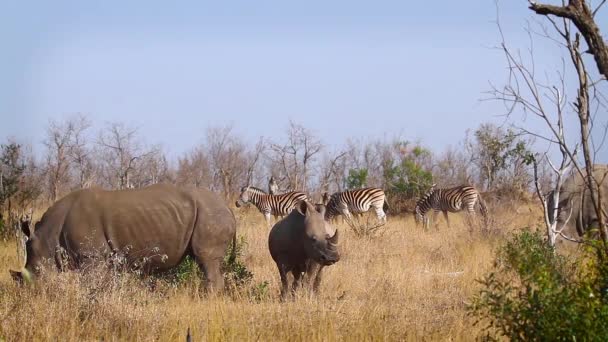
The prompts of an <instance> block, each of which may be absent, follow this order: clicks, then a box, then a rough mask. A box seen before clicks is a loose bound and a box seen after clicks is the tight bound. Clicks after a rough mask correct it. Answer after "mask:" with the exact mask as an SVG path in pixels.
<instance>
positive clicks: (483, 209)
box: [477, 194, 488, 227]
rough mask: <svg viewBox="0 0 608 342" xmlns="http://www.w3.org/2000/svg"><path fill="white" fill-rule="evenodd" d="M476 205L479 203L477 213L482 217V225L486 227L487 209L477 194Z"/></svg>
mask: <svg viewBox="0 0 608 342" xmlns="http://www.w3.org/2000/svg"><path fill="white" fill-rule="evenodd" d="M477 198H478V203H479V211H480V212H481V216H482V217H483V223H484V225H486V227H487V225H488V207H487V206H486V202H484V200H483V199H482V198H481V195H480V194H477Z"/></svg>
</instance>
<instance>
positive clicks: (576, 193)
mask: <svg viewBox="0 0 608 342" xmlns="http://www.w3.org/2000/svg"><path fill="white" fill-rule="evenodd" d="M583 173H584V170H583ZM593 176H594V178H595V179H596V180H597V181H598V182H600V183H601V184H600V187H599V188H600V191H601V194H602V206H603V210H604V212H606V211H607V210H608V165H599V164H596V165H595V166H594V168H593ZM547 199H548V201H547V205H548V207H549V210H548V214H549V218H552V217H553V207H554V205H553V193H550V194H549V195H548V196H547ZM597 225H598V219H597V215H596V212H595V208H594V206H593V202H592V199H591V192H590V191H589V189H588V188H587V187H586V185H585V180H584V178H583V177H582V176H581V174H580V173H578V172H577V171H574V172H573V174H572V175H571V176H570V177H568V179H566V181H565V182H564V184H563V185H562V188H561V191H560V194H559V205H558V215H557V229H562V228H563V231H562V232H563V233H564V234H565V235H567V236H570V237H577V236H578V237H581V236H583V235H584V234H585V233H586V232H587V231H589V229H592V228H598V226H597Z"/></svg>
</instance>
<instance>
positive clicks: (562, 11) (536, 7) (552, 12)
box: [530, 0, 608, 79]
mask: <svg viewBox="0 0 608 342" xmlns="http://www.w3.org/2000/svg"><path fill="white" fill-rule="evenodd" d="M605 3H606V0H602V1H601V2H600V3H599V5H598V6H597V7H596V8H595V9H594V10H592V9H591V6H590V4H589V3H587V1H585V0H569V1H568V4H566V1H562V5H561V6H555V5H548V4H542V3H537V2H536V1H530V9H531V10H532V11H534V12H536V14H540V15H544V16H547V18H549V20H551V22H552V23H554V24H555V23H556V22H555V21H553V19H551V18H550V16H556V17H558V18H562V19H564V21H563V22H564V23H566V24H569V23H570V22H572V23H573V24H574V25H575V26H576V28H577V29H578V31H579V32H580V34H582V35H583V37H584V38H585V42H586V43H587V46H588V48H589V49H588V50H587V51H588V52H589V53H590V54H592V55H593V58H594V59H595V64H596V65H597V68H598V70H599V72H600V73H601V74H602V75H604V78H605V79H608V46H606V42H605V41H604V38H603V37H602V34H601V32H600V28H599V26H598V25H597V24H596V22H595V15H596V14H597V12H598V11H599V10H600V8H601V7H602V6H603V5H604V4H605ZM555 28H556V30H557V31H559V32H560V34H562V33H564V34H569V33H567V32H565V31H562V30H561V29H559V28H558V27H557V26H556V27H555ZM562 37H563V38H564V39H565V40H566V41H568V40H570V37H564V35H562ZM577 44H578V43H577ZM571 52H572V51H571ZM579 57H580V53H579ZM581 60H582V59H581Z"/></svg>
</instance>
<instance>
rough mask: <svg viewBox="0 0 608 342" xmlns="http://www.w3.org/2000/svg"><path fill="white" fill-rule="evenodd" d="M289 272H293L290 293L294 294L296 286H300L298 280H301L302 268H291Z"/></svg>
mask: <svg viewBox="0 0 608 342" xmlns="http://www.w3.org/2000/svg"><path fill="white" fill-rule="evenodd" d="M291 274H293V283H292V284H291V293H292V294H295V293H296V291H297V290H298V288H299V287H300V285H301V284H300V281H301V280H302V270H300V269H299V268H294V269H293V270H291Z"/></svg>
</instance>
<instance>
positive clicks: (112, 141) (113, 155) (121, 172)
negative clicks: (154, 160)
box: [97, 123, 158, 189]
mask: <svg viewBox="0 0 608 342" xmlns="http://www.w3.org/2000/svg"><path fill="white" fill-rule="evenodd" d="M97 144H98V146H99V148H100V151H99V152H100V154H101V157H102V159H103V165H101V173H102V174H103V175H104V178H105V179H106V182H107V183H108V185H109V186H110V187H112V188H117V189H126V188H131V187H133V186H134V184H133V183H132V179H131V178H132V176H133V174H135V173H136V170H137V168H138V167H139V165H140V164H141V163H142V162H143V161H144V160H145V159H146V158H147V157H149V156H151V155H154V154H157V153H158V149H157V148H151V149H146V148H144V147H143V144H142V142H141V141H140V140H139V139H138V137H137V129H135V128H130V127H127V126H126V125H125V124H123V123H110V124H108V125H107V127H106V128H105V129H104V130H102V131H101V132H100V133H99V138H98V140H97Z"/></svg>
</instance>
